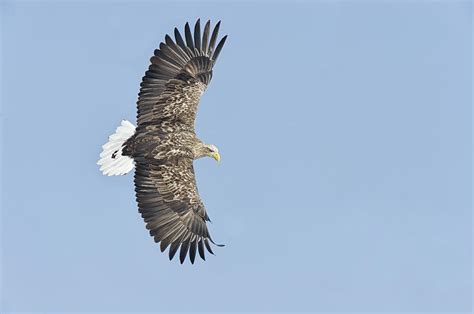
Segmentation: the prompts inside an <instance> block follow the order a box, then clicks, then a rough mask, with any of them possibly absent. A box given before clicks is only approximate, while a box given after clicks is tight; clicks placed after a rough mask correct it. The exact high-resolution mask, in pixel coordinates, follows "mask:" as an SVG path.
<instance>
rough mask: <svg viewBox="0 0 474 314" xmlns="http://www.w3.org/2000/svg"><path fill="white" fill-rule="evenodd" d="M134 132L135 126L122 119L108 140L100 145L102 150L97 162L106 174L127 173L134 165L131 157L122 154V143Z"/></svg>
mask: <svg viewBox="0 0 474 314" xmlns="http://www.w3.org/2000/svg"><path fill="white" fill-rule="evenodd" d="M134 133H135V126H134V125H133V124H131V123H130V122H129V121H126V120H123V121H122V123H121V124H120V126H119V127H118V128H117V130H115V133H114V134H112V135H110V136H109V141H108V142H107V143H105V144H104V145H102V152H101V153H100V159H99V161H98V162H97V164H98V165H99V166H100V171H102V173H103V174H104V175H106V176H118V175H123V174H127V173H129V172H130V171H132V169H133V168H134V167H135V161H134V160H133V158H130V157H128V156H123V155H122V148H123V144H124V143H125V141H126V140H128V139H129V138H130V137H131V136H132V135H133V134H134Z"/></svg>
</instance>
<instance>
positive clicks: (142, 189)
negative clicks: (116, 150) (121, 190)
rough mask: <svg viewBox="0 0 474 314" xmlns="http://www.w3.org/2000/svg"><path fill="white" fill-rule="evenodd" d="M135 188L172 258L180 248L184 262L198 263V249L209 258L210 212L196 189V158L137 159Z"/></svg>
mask: <svg viewBox="0 0 474 314" xmlns="http://www.w3.org/2000/svg"><path fill="white" fill-rule="evenodd" d="M135 162H136V171H135V191H136V196H137V202H138V207H139V210H140V213H141V215H142V217H143V219H144V220H145V223H146V227H147V229H148V230H150V234H151V236H153V237H154V240H155V242H157V243H158V242H160V249H161V251H162V252H163V251H164V250H166V248H167V247H168V246H170V249H169V258H170V260H171V259H172V258H173V257H174V256H175V254H176V252H177V251H178V249H179V248H180V247H181V248H180V253H179V258H180V261H181V263H183V262H184V260H185V259H186V255H187V253H188V252H189V259H190V261H191V263H194V259H195V257H196V251H197V252H199V255H200V256H201V258H202V259H204V260H205V254H204V247H206V249H207V250H208V251H209V252H210V253H211V254H214V253H213V252H212V250H211V246H210V244H209V241H211V242H213V241H212V239H211V236H210V235H209V232H208V230H207V226H206V221H209V217H208V216H207V214H206V210H205V209H204V205H203V204H202V202H201V200H200V198H199V195H198V191H197V188H196V181H195V177H194V169H193V161H192V159H188V158H182V159H180V160H178V161H174V162H163V161H158V160H150V159H147V158H143V157H140V158H136V159H135Z"/></svg>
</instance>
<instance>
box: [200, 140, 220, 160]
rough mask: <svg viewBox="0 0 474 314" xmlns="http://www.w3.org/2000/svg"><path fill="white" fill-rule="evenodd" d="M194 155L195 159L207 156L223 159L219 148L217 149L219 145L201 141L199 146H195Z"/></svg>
mask: <svg viewBox="0 0 474 314" xmlns="http://www.w3.org/2000/svg"><path fill="white" fill-rule="evenodd" d="M194 156H195V157H194V158H195V159H198V158H201V157H206V156H207V157H211V158H214V159H215V160H216V161H220V160H221V155H219V149H217V147H216V146H215V145H212V144H204V143H199V144H198V145H197V147H195V152H194Z"/></svg>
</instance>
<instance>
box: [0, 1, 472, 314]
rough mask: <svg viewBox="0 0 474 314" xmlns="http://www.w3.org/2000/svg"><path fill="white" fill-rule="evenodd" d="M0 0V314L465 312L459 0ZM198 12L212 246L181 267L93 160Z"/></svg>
mask: <svg viewBox="0 0 474 314" xmlns="http://www.w3.org/2000/svg"><path fill="white" fill-rule="evenodd" d="M0 9H1V26H2V37H1V44H2V84H1V86H2V95H1V97H2V98H1V102H2V107H1V126H2V127H1V131H2V138H1V149H2V154H1V158H2V173H1V179H2V181H1V192H2V203H1V205H2V225H1V229H2V233H1V234H2V246H1V247H2V258H1V262H2V278H1V282H2V301H1V309H0V311H3V312H9V311H11V312H14V311H41V312H50V311H60V312H66V311H79V312H80V311H96V312H100V311H119V310H120V311H130V312H137V311H158V312H159V311H187V312H192V311H277V310H278V311H321V312H325V311H343V312H351V311H359V312H365V311H392V312H397V311H411V312H418V311H424V312H431V311H441V312H443V311H444V312H455V311H459V312H469V311H470V309H471V295H472V294H471V292H472V291H471V289H472V286H471V272H472V271H471V264H472V256H471V247H472V246H471V241H472V240H471V225H472V219H471V191H472V190H471V174H472V171H471V118H472V115H471V89H472V85H471V73H472V65H471V41H472V13H471V4H470V2H468V1H457V2H454V1H453V2H450V1H439V2H431V1H420V2H412V1H404V2H355V1H347V2H316V3H310V2H294V3H290V2H278V3H270V2H257V1H255V2H251V1H248V2H225V4H224V1H219V2H218V1H215V2H205V3H199V2H178V3H173V2H161V3H159V2H151V1H150V2H134V1H127V2H94V1H90V2H76V3H73V4H66V3H62V4H61V3H58V2H48V3H35V2H15V1H7V2H5V1H3V2H2V4H1V6H0ZM198 17H201V18H202V20H203V21H204V20H207V19H208V18H211V19H212V21H213V22H216V21H217V20H218V19H222V27H221V30H222V35H224V34H228V35H229V38H228V40H227V43H226V45H225V47H224V49H223V51H222V53H221V55H220V57H219V61H218V63H217V65H216V67H215V71H214V77H213V81H212V82H211V85H210V87H209V88H208V90H207V92H206V93H205V95H204V96H203V98H202V99H201V107H200V111H199V114H198V122H197V132H198V135H199V136H200V137H201V138H202V139H203V140H205V141H206V142H208V143H213V144H215V145H217V146H218V147H219V148H220V151H221V155H222V161H221V163H220V164H216V163H215V162H214V161H213V160H212V159H204V160H199V161H197V162H196V165H195V167H196V172H197V177H198V185H199V189H200V193H201V196H202V198H203V199H204V202H205V204H206V207H207V209H208V213H209V215H210V217H211V219H212V220H213V223H212V224H211V225H210V231H211V233H212V235H213V238H214V239H215V240H216V241H217V242H222V243H225V244H226V247H225V248H216V249H215V252H216V256H210V257H208V259H207V261H206V262H202V261H200V260H199V261H197V263H196V264H195V265H191V264H190V263H189V261H186V263H185V264H184V265H180V264H179V263H178V261H177V260H175V261H172V262H170V261H169V260H168V258H167V256H166V255H165V254H162V253H160V252H159V248H158V246H157V245H155V244H154V243H153V240H152V238H151V237H149V235H148V232H147V231H146V230H145V227H144V223H143V221H142V219H141V218H140V216H139V214H138V212H137V205H136V203H135V197H134V188H133V176H132V175H128V176H122V177H104V176H102V174H101V173H100V172H99V169H98V167H97V166H96V161H97V159H98V156H99V153H100V150H101V145H102V144H103V143H104V142H105V141H106V140H107V136H108V135H109V134H110V133H112V132H113V131H114V129H115V128H116V127H117V125H118V124H119V122H120V120H121V119H124V118H125V119H129V120H130V121H132V122H133V123H135V101H136V96H137V93H138V88H139V83H140V80H141V77H142V75H143V73H144V71H145V69H146V68H147V67H148V62H149V61H148V60H149V58H150V56H151V55H152V53H153V50H154V49H155V48H156V47H157V46H158V44H159V42H160V41H161V40H163V38H164V35H165V34H166V33H170V32H172V30H173V28H174V27H175V26H179V27H180V28H181V29H182V28H183V26H184V24H185V22H186V21H191V22H194V21H195V20H196V19H197V18H198Z"/></svg>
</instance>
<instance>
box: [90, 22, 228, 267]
mask: <svg viewBox="0 0 474 314" xmlns="http://www.w3.org/2000/svg"><path fill="white" fill-rule="evenodd" d="M219 25H220V23H218V24H217V25H216V27H215V28H214V30H213V32H212V35H211V36H209V34H210V22H207V23H206V25H205V27H204V32H203V36H202V37H201V30H200V24H199V20H198V21H197V23H196V25H195V28H194V37H193V36H192V35H191V30H190V28H189V25H188V24H186V27H185V40H183V38H182V37H181V34H180V33H179V31H178V30H177V29H175V41H173V40H172V39H171V38H170V37H169V36H168V35H166V37H165V43H161V44H160V48H159V49H157V50H155V53H154V56H153V57H152V58H151V65H150V67H149V69H148V71H147V72H146V73H145V76H144V77H143V80H142V83H141V89H140V93H139V97H138V102H137V127H136V128H135V127H134V126H133V125H132V124H131V123H129V122H128V121H123V122H122V125H121V126H120V127H119V128H118V129H117V131H116V133H115V134H113V135H112V136H111V137H110V138H109V142H108V143H107V144H105V145H104V146H103V152H102V154H101V159H100V160H99V162H98V163H99V165H101V170H102V171H103V172H104V174H106V175H115V174H125V173H127V172H129V171H130V170H131V169H133V166H135V191H136V198H137V202H138V207H139V211H140V213H141V215H142V217H143V218H144V220H145V223H146V227H147V229H149V230H150V234H151V235H152V236H153V237H154V240H155V242H160V248H161V250H162V251H164V250H165V249H166V248H167V247H168V246H170V249H169V257H170V259H172V258H173V256H174V255H175V254H176V252H177V251H178V249H180V261H181V263H182V262H183V261H184V260H185V258H186V255H187V253H188V252H189V257H190V260H191V262H192V263H193V262H194V259H195V256H196V252H199V255H200V256H201V257H202V258H203V259H204V258H205V256H204V247H206V248H207V250H208V251H209V252H210V253H212V250H211V247H210V244H209V241H211V242H213V241H212V239H211V237H210V235H209V232H208V229H207V226H206V221H209V217H208V215H207V213H206V210H205V208H204V204H203V202H202V201H201V199H200V197H199V194H198V190H197V187H196V180H195V176H194V169H193V161H194V160H195V159H197V158H200V157H204V156H210V157H213V158H215V159H216V160H219V159H220V156H219V153H218V150H217V148H216V147H215V146H214V145H208V144H205V143H204V142H203V141H201V140H200V139H199V138H198V137H197V136H196V133H195V129H194V122H195V119H196V112H197V109H198V104H199V100H200V97H201V95H202V94H203V92H204V91H205V89H206V87H207V85H208V84H209V82H210V80H211V77H212V68H213V66H214V63H215V61H216V59H217V56H218V55H219V52H220V50H221V49H222V46H223V45H224V42H225V39H226V37H227V36H225V37H223V38H222V39H221V41H220V42H219V44H217V46H216V39H217V34H218V30H219Z"/></svg>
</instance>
